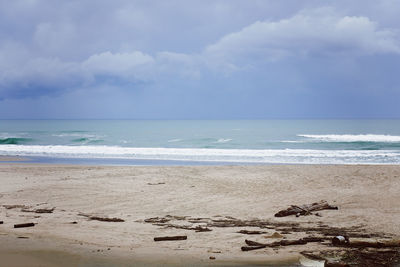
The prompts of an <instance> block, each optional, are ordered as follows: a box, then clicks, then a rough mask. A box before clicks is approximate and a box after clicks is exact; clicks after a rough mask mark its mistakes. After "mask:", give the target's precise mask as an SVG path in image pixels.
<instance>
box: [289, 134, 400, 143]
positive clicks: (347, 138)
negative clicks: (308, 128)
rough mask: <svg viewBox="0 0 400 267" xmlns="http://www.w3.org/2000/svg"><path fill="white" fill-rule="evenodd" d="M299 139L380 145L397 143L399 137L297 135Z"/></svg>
mask: <svg viewBox="0 0 400 267" xmlns="http://www.w3.org/2000/svg"><path fill="white" fill-rule="evenodd" d="M297 136H299V137H305V138H309V139H312V140H317V141H323V142H382V143H398V142H400V136H398V135H383V134H326V135H316V134H299V135H297Z"/></svg>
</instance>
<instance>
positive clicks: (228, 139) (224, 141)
mask: <svg viewBox="0 0 400 267" xmlns="http://www.w3.org/2000/svg"><path fill="white" fill-rule="evenodd" d="M230 141H232V139H230V138H220V139H218V140H217V141H216V142H214V143H228V142H230Z"/></svg>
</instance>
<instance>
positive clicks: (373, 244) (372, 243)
mask: <svg viewBox="0 0 400 267" xmlns="http://www.w3.org/2000/svg"><path fill="white" fill-rule="evenodd" d="M332 244H333V245H336V246H345V247H352V248H395V247H400V240H380V241H378V240H356V239H350V240H348V241H347V242H346V243H344V244H339V243H337V242H335V238H333V239H332Z"/></svg>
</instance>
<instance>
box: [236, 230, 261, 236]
mask: <svg viewBox="0 0 400 267" xmlns="http://www.w3.org/2000/svg"><path fill="white" fill-rule="evenodd" d="M237 233H239V234H245V235H261V234H266V233H267V232H263V231H251V230H240V231H239V232H237Z"/></svg>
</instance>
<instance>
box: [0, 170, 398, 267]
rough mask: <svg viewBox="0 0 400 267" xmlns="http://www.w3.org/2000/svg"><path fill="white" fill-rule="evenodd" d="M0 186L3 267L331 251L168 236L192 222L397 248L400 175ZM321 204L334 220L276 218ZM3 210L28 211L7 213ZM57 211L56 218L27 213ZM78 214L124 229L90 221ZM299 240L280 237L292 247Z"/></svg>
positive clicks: (233, 174)
mask: <svg viewBox="0 0 400 267" xmlns="http://www.w3.org/2000/svg"><path fill="white" fill-rule="evenodd" d="M0 184H1V186H0V221H4V224H0V259H1V261H0V266H147V265H151V266H153V265H159V266H164V265H168V264H170V265H186V266H189V265H192V266H199V265H205V266H207V265H226V266H232V265H235V264H236V265H246V266H249V265H258V264H262V265H268V264H269V265H271V266H273V265H276V264H277V262H279V263H281V264H283V265H284V264H287V265H288V266H290V265H293V264H295V263H298V262H299V259H300V257H301V256H300V254H299V252H301V251H304V250H311V251H318V250H323V249H326V248H327V246H326V245H321V244H314V243H312V244H310V243H309V244H307V245H299V246H288V247H284V248H279V249H272V248H266V249H261V250H255V251H249V252H242V251H241V250H240V248H241V246H243V245H245V243H244V240H245V239H251V240H255V241H259V242H264V243H265V242H270V239H266V238H265V236H267V235H269V234H272V233H274V232H275V231H278V232H279V228H275V229H259V228H256V227H211V229H212V231H210V232H195V231H192V230H185V229H177V228H173V227H170V228H165V226H166V225H168V224H173V225H185V226H191V225H192V226H196V225H199V224H194V223H193V221H192V222H190V219H193V218H207V219H205V220H206V221H207V220H208V221H209V222H210V221H212V220H215V221H217V220H221V219H227V218H228V219H229V218H230V217H234V218H237V219H240V220H250V219H254V218H257V219H262V220H269V221H271V222H296V223H300V224H301V225H303V226H307V227H311V226H317V225H320V226H321V225H327V226H330V227H347V228H349V227H360V230H359V231H361V232H364V233H376V232H380V233H385V235H387V236H390V237H391V238H400V206H399V205H398V203H399V200H400V197H399V192H400V166H357V165H356V166H355V165H351V166H350V165H349V166H347V165H327V166H325V165H271V166H194V167H182V166H180V167H161V166H154V167H109V166H65V165H64V166H57V165H42V164H11V163H1V164H0ZM320 200H326V201H328V202H329V203H330V204H333V205H337V206H338V207H339V210H325V211H320V212H318V213H319V214H320V215H322V217H318V216H314V215H310V216H301V217H298V218H296V217H294V216H291V217H285V218H275V217H274V213H276V212H277V211H279V210H281V209H285V208H287V207H288V206H289V205H291V204H296V205H300V204H307V203H312V202H316V201H320ZM4 205H24V206H17V207H15V208H10V209H6V207H5V206H4ZM8 207H9V206H8ZM53 207H54V208H55V210H54V211H53V213H34V212H26V210H31V211H33V210H35V209H39V208H53ZM23 210H25V212H24V211H23ZM80 214H85V215H91V216H99V217H108V218H121V219H123V220H125V221H124V222H102V221H97V220H89V219H88V218H87V217H85V216H81V215H80ZM167 215H171V216H189V217H185V218H179V217H165V216H167ZM153 217H163V218H169V219H171V221H168V222H166V223H164V224H162V225H153V224H152V223H146V222H145V221H144V220H145V219H148V218H153ZM25 222H34V223H36V225H35V226H34V227H30V228H19V229H14V228H13V225H14V224H17V223H25ZM72 222H76V223H75V224H74V223H72ZM200 225H201V224H200ZM203 225H205V222H204V221H203ZM242 229H247V230H263V231H266V232H267V234H264V235H251V236H249V235H243V234H240V233H237V231H239V230H242ZM281 230H282V229H281ZM280 232H281V233H284V232H285V231H280ZM305 234H306V233H299V232H296V233H290V232H287V233H286V234H285V233H284V235H285V236H286V237H287V238H288V239H293V238H298V237H302V236H304V235H305ZM167 235H187V237H188V238H187V240H185V241H169V242H154V241H153V238H154V237H156V236H167ZM21 237H22V238H21ZM210 257H215V259H214V260H213V259H210ZM28 263H29V264H28Z"/></svg>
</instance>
